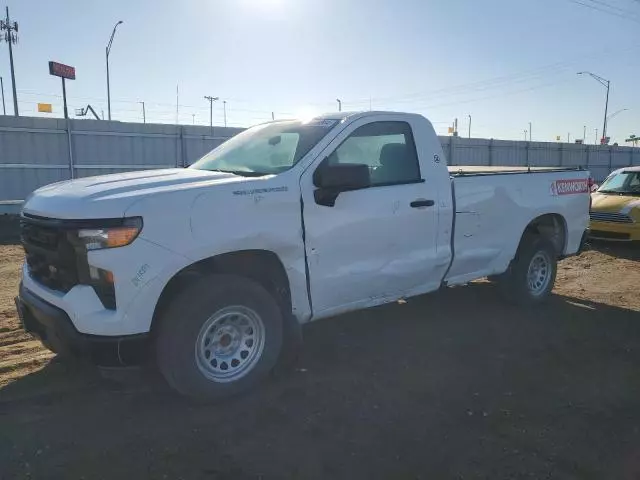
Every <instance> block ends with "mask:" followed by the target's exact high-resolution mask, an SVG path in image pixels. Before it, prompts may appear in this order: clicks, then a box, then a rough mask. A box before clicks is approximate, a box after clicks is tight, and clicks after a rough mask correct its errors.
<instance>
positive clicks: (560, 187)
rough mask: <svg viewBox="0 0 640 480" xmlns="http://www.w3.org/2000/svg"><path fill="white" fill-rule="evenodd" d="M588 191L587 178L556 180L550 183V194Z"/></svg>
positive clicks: (571, 193)
mask: <svg viewBox="0 0 640 480" xmlns="http://www.w3.org/2000/svg"><path fill="white" fill-rule="evenodd" d="M577 193H589V181H588V180H556V181H555V182H553V183H552V184H551V195H574V194H577Z"/></svg>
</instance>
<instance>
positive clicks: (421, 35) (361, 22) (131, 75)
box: [0, 0, 640, 144]
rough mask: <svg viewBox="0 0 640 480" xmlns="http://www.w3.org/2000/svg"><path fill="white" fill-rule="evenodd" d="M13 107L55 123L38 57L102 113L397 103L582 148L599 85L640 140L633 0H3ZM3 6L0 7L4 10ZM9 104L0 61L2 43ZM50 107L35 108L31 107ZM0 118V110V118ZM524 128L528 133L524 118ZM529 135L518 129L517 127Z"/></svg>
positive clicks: (491, 130)
mask: <svg viewBox="0 0 640 480" xmlns="http://www.w3.org/2000/svg"><path fill="white" fill-rule="evenodd" d="M5 5H7V6H8V7H9V9H10V14H11V17H12V20H16V21H18V23H19V43H18V44H17V45H16V46H15V47H14V60H15V72H16V84H17V93H18V95H17V96H18V104H19V109H20V114H21V115H30V116H57V117H61V116H62V99H61V95H62V93H61V90H62V89H61V81H60V79H59V78H57V77H53V76H50V75H49V72H48V61H49V60H54V61H58V62H61V63H65V64H68V65H72V66H75V68H76V75H77V79H76V80H74V81H68V82H67V96H68V104H69V109H70V114H71V115H72V116H73V115H74V113H75V109H76V108H81V107H86V106H87V105H88V104H90V105H91V106H92V107H93V108H94V109H95V110H96V111H97V112H98V113H99V114H101V112H102V111H103V110H104V115H105V116H106V115H107V101H106V97H107V93H106V68H105V47H106V44H107V43H108V40H109V37H110V35H111V31H112V29H113V26H114V25H115V23H116V22H117V21H119V20H122V21H123V22H124V23H123V24H122V25H120V26H119V27H118V30H117V32H116V35H115V39H114V42H113V47H112V50H111V54H110V60H109V66H110V73H111V113H112V118H113V119H114V120H119V121H123V122H125V121H126V122H141V121H142V120H143V116H142V105H141V104H140V103H139V102H143V101H144V102H145V110H146V119H147V122H149V123H175V122H176V89H177V90H178V100H177V103H178V109H177V110H178V120H179V122H180V123H184V124H192V123H195V124H200V125H208V124H209V103H208V101H207V100H205V99H204V96H205V95H210V96H217V97H220V101H218V102H215V103H214V108H213V121H214V124H217V125H222V124H223V123H224V112H223V104H222V100H225V101H226V110H227V122H228V125H229V126H250V125H252V124H256V123H260V122H263V121H267V120H270V119H271V112H274V116H275V118H285V117H286V118H291V117H296V116H308V115H310V114H313V113H322V112H329V111H335V110H337V108H338V107H337V101H336V99H338V98H339V99H341V101H342V108H343V110H368V109H370V108H372V109H374V110H397V111H409V112H417V113H421V114H423V115H425V116H426V117H427V118H429V119H430V120H431V121H432V122H433V124H434V127H435V128H436V131H437V132H438V133H439V134H446V133H447V128H448V127H449V126H450V125H451V124H452V123H453V122H454V120H455V119H456V118H457V119H458V129H459V132H460V135H461V136H467V135H468V133H469V132H468V127H469V116H471V135H472V136H473V137H482V138H500V139H515V140H519V139H524V137H525V130H527V131H529V130H531V138H532V140H534V141H556V138H557V136H560V137H561V138H562V140H563V141H566V140H567V138H569V139H570V141H572V142H573V141H574V140H575V139H577V138H582V137H583V136H584V132H585V130H586V140H587V142H588V143H594V141H595V139H596V131H595V130H596V129H598V132H599V133H600V134H601V133H602V125H603V117H604V106H605V93H606V89H605V88H604V87H603V86H602V85H600V84H599V83H597V82H596V81H595V80H594V79H592V78H590V77H589V76H586V75H582V76H580V75H577V72H579V71H591V72H593V73H596V74H597V75H600V76H602V77H604V78H606V79H608V80H610V81H611V95H610V104H609V113H610V114H615V113H616V112H618V111H619V110H622V109H628V110H625V111H622V112H620V113H617V114H616V115H615V116H613V117H612V118H611V119H610V121H609V127H608V130H609V135H610V136H611V137H612V142H614V141H616V142H619V143H620V144H624V140H625V138H626V137H628V136H629V135H630V134H636V135H640V91H639V90H640V88H639V87H638V86H639V85H640V0H528V1H527V0H482V1H480V0H183V1H176V0H173V1H168V0H110V1H108V2H96V1H87V0H56V1H50V0H4V2H2V1H0V7H4V6H5ZM3 10H4V8H3ZM0 76H2V77H3V78H4V91H5V97H6V108H7V113H8V114H12V113H13V103H12V102H13V100H12V94H11V80H10V72H9V54H8V48H7V44H6V43H5V42H2V43H0ZM38 102H43V103H52V104H53V113H52V114H38V113H37V103H38ZM0 113H1V111H0ZM530 125H531V127H530ZM526 135H527V137H528V136H529V134H528V133H527V134H526Z"/></svg>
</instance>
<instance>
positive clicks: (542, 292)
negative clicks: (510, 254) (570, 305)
mask: <svg viewBox="0 0 640 480" xmlns="http://www.w3.org/2000/svg"><path fill="white" fill-rule="evenodd" d="M539 256H542V257H544V262H546V269H545V272H546V274H545V275H546V276H545V278H546V280H545V281H544V282H542V281H540V282H539V283H540V284H541V286H540V288H539V289H537V291H536V289H535V288H534V287H532V286H531V285H530V283H529V267H530V265H531V264H532V262H533V261H534V258H539ZM557 271H558V253H557V251H556V248H555V246H554V244H553V243H552V242H551V241H550V240H548V239H547V238H545V237H541V236H539V235H527V236H525V237H524V238H523V239H522V241H521V243H520V246H519V247H518V252H517V253H516V257H515V259H514V260H513V261H512V262H511V265H510V267H509V270H508V271H507V272H505V273H504V274H503V275H501V277H503V278H501V280H500V282H499V284H500V288H501V290H502V293H503V294H504V296H505V298H506V299H507V300H508V301H509V302H511V303H515V304H518V305H523V306H534V305H538V304H541V303H544V302H545V301H546V300H548V298H549V296H550V295H551V291H552V290H553V286H554V284H555V281H556V273H557ZM541 275H542V273H541Z"/></svg>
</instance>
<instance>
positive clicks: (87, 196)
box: [23, 168, 246, 219]
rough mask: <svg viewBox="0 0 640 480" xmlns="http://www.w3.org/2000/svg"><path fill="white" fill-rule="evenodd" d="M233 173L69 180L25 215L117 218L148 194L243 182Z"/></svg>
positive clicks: (34, 198)
mask: <svg viewBox="0 0 640 480" xmlns="http://www.w3.org/2000/svg"><path fill="white" fill-rule="evenodd" d="M243 180H246V178H243V177H239V176H237V175H233V174H231V173H221V172H209V171H205V170H195V169H191V168H170V169H162V170H143V171H136V172H127V173H115V174H111V175H101V176H98V177H86V178H81V179H77V180H67V181H64V182H58V183H53V184H51V185H47V186H45V187H42V188H39V189H38V190H36V191H35V192H33V193H32V194H31V195H30V196H29V197H28V198H27V200H26V201H25V203H24V207H23V212H24V213H27V214H31V215H38V216H42V217H51V218H61V219H83V218H117V217H121V216H123V214H124V212H125V211H126V210H127V208H129V207H130V206H131V205H132V204H133V203H135V202H136V201H138V200H140V199H141V198H143V197H146V196H148V195H152V194H153V195H155V194H159V193H170V192H175V191H179V190H185V189H191V188H197V187H207V186H211V185H216V184H225V183H232V182H237V181H243Z"/></svg>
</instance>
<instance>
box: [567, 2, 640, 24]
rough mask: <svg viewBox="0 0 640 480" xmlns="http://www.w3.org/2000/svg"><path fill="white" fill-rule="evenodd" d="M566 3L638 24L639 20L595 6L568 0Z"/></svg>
mask: <svg viewBox="0 0 640 480" xmlns="http://www.w3.org/2000/svg"><path fill="white" fill-rule="evenodd" d="M568 1H569V2H571V3H575V4H576V5H581V6H583V7H586V8H590V9H592V10H597V11H598V12H602V13H606V14H607V15H613V16H614V17H618V18H624V19H625V20H629V21H630V22H635V23H640V19H638V18H632V17H629V16H628V15H623V14H622V13H618V12H616V11H614V10H606V9H604V8H600V7H596V6H595V5H591V4H586V3H583V2H579V1H578V0H568Z"/></svg>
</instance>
